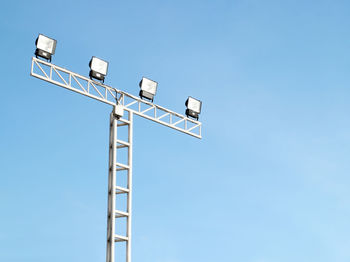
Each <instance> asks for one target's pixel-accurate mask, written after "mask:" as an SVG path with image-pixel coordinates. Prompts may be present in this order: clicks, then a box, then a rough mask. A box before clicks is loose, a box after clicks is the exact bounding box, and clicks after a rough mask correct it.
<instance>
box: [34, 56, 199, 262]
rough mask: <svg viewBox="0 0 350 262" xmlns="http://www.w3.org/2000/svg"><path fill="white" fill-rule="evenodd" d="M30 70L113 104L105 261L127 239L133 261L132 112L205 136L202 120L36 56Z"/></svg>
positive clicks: (112, 258)
mask: <svg viewBox="0 0 350 262" xmlns="http://www.w3.org/2000/svg"><path fill="white" fill-rule="evenodd" d="M30 74H31V76H33V77H36V78H39V79H41V80H45V81H47V82H49V83H52V84H55V85H58V86H61V87H64V88H66V89H69V90H71V91H74V92H77V93H79V94H82V95H85V96H87V97H90V98H94V99H96V100H98V101H100V102H103V103H106V104H109V105H112V106H113V110H112V113H111V114H110V137H109V175H108V208H107V254H106V262H115V261H121V260H122V259H120V260H119V259H118V260H116V252H115V244H116V243H117V242H124V243H125V246H126V254H125V260H124V261H126V262H131V214H132V205H131V204H132V141H133V139H132V138H133V116H134V114H136V115H139V116H141V117H144V118H146V119H149V120H152V121H154V122H156V123H159V124H162V125H164V126H167V127H170V128H172V129H175V130H177V131H180V132H183V133H185V134H188V135H191V136H193V137H196V138H201V137H202V135H201V131H202V124H201V122H199V121H195V120H192V119H189V118H187V117H185V116H183V115H181V114H178V113H176V112H173V111H171V110H169V109H166V108H164V107H161V106H158V105H156V104H153V103H150V102H147V101H145V100H142V99H140V98H138V97H136V96H133V95H130V94H128V93H126V92H123V91H121V90H118V89H115V88H112V87H110V86H107V85H105V84H102V83H100V82H96V81H93V80H91V79H89V78H87V77H84V76H81V75H79V74H77V73H74V72H71V71H69V70H67V69H64V68H62V67H59V66H56V65H54V64H52V63H48V62H45V61H43V60H40V59H38V58H35V57H33V58H32V64H31V71H30ZM117 107H119V108H122V109H123V111H124V114H123V116H122V115H118V114H116V108H117ZM121 129H127V130H121ZM118 130H119V131H123V132H125V131H126V132H125V133H126V134H127V138H126V139H125V138H124V139H121V138H119V137H118V133H119V132H118ZM120 151H126V157H124V159H122V158H121V159H119V156H120V155H122V154H123V153H124V154H125V152H120ZM117 156H118V157H117ZM122 181H124V184H123V183H121V182H122ZM123 202H124V203H123ZM123 208H124V210H123ZM123 219H125V220H126V222H125V223H124V224H125V228H124V230H122V231H123V232H125V233H124V235H122V234H116V227H117V226H119V227H122V226H123V223H119V222H120V221H121V220H123ZM118 258H119V257H118Z"/></svg>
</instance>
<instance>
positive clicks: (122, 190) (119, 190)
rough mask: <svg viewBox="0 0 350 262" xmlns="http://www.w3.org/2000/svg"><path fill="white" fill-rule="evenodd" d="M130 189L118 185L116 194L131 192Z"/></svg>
mask: <svg viewBox="0 0 350 262" xmlns="http://www.w3.org/2000/svg"><path fill="white" fill-rule="evenodd" d="M129 192H130V190H129V189H127V188H124V187H121V186H116V187H115V193H116V194H125V193H129Z"/></svg>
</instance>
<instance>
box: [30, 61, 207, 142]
mask: <svg viewBox="0 0 350 262" xmlns="http://www.w3.org/2000/svg"><path fill="white" fill-rule="evenodd" d="M30 75H31V76H34V77H36V78H39V79H41V80H45V81H47V82H49V83H52V84H55V85H58V86H61V87H63V88H66V89H69V90H71V91H74V92H76V93H79V94H82V95H85V96H88V97H90V98H94V99H96V100H98V101H100V102H103V103H106V104H109V105H112V106H114V105H116V104H117V103H118V104H119V105H122V106H123V107H124V109H125V110H128V111H130V112H132V113H134V114H136V115H139V116H141V117H144V118H147V119H149V120H152V121H154V122H157V123H159V124H162V125H164V126H167V127H170V128H173V129H175V130H177V131H180V132H182V133H185V134H188V135H191V136H194V137H197V138H202V123H201V122H198V121H195V120H192V119H190V118H188V117H186V116H183V115H181V114H178V113H176V112H173V111H171V110H169V109H166V108H164V107H161V106H159V105H156V104H153V103H150V102H148V101H145V100H142V99H140V98H139V97H136V96H133V95H130V94H128V93H125V92H123V91H120V90H118V89H115V88H113V87H110V86H107V85H105V84H102V83H100V82H97V81H94V80H91V79H89V78H87V77H84V76H81V75H79V74H77V73H74V72H71V71H69V70H67V69H65V68H62V67H59V66H56V65H54V64H51V63H48V62H45V61H43V60H40V59H38V58H35V57H33V58H32V65H31V71H30Z"/></svg>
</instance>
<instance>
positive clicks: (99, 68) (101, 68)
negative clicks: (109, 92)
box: [89, 56, 108, 82]
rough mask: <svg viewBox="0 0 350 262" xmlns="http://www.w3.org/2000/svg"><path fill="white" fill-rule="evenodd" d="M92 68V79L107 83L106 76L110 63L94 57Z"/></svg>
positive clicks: (90, 74) (90, 64)
mask: <svg viewBox="0 0 350 262" xmlns="http://www.w3.org/2000/svg"><path fill="white" fill-rule="evenodd" d="M89 66H90V73H89V76H90V78H91V79H92V78H95V79H98V80H101V81H102V82H104V81H105V76H106V75H107V71H108V62H106V61H104V60H102V59H100V58H97V57H95V56H93V57H92V58H91V60H90V63H89Z"/></svg>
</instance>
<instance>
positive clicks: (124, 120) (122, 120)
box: [117, 118, 130, 126]
mask: <svg viewBox="0 0 350 262" xmlns="http://www.w3.org/2000/svg"><path fill="white" fill-rule="evenodd" d="M118 121H119V122H122V124H117V126H125V125H130V121H129V120H126V119H123V118H119V119H118Z"/></svg>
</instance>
